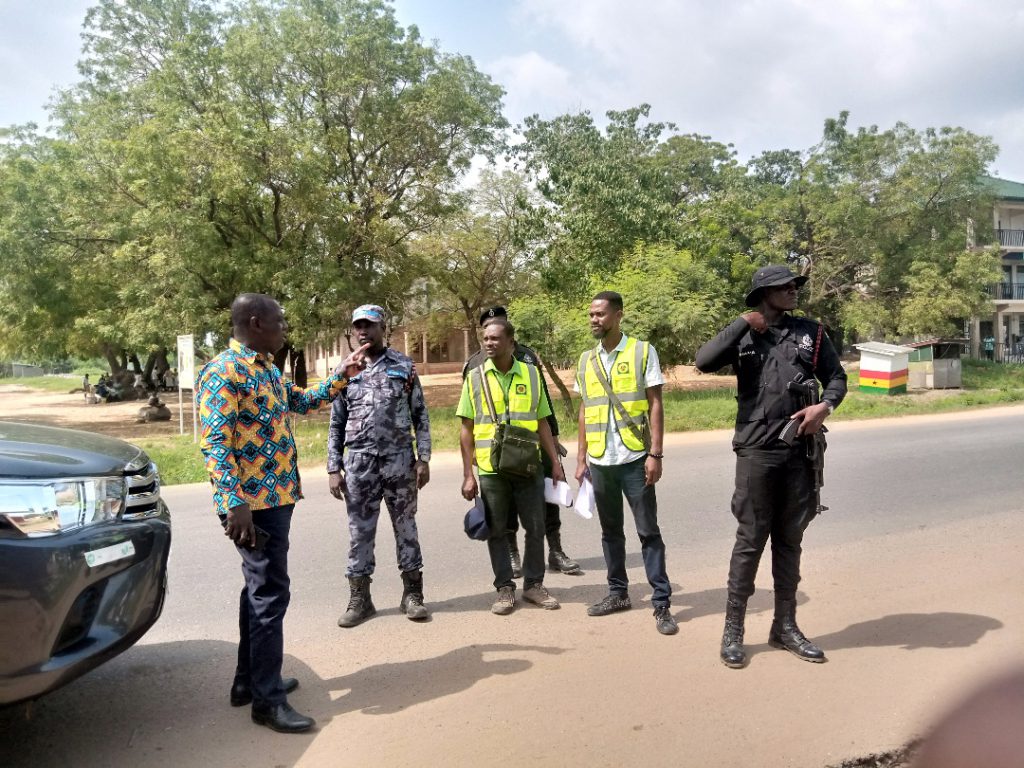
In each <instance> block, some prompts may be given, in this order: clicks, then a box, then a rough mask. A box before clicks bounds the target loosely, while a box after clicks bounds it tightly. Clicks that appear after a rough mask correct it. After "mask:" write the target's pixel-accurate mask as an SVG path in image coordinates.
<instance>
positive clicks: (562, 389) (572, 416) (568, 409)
mask: <svg viewBox="0 0 1024 768" xmlns="http://www.w3.org/2000/svg"><path fill="white" fill-rule="evenodd" d="M540 362H541V364H542V365H543V366H544V370H545V371H547V372H548V378H550V379H551V381H552V382H553V383H554V385H555V386H556V387H558V391H559V393H561V395H562V407H563V408H564V409H565V416H566V418H568V419H569V421H570V423H572V424H575V423H576V420H577V419H578V417H579V414H578V412H577V410H576V408H575V406H574V405H573V402H572V392H570V391H569V388H568V387H567V386H565V384H564V383H563V382H562V379H561V377H559V375H558V372H557V371H555V369H554V367H553V366H552V365H551V363H549V362H548V361H547V358H543V357H542V358H541V360H540ZM551 407H552V408H554V407H555V404H554V403H552V404H551Z"/></svg>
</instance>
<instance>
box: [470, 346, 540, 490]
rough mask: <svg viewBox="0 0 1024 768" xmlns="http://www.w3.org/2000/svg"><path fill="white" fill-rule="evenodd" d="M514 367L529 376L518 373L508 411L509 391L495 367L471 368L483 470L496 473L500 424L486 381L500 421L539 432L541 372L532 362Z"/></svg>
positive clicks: (479, 464) (476, 438)
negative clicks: (495, 449) (495, 448)
mask: <svg viewBox="0 0 1024 768" xmlns="http://www.w3.org/2000/svg"><path fill="white" fill-rule="evenodd" d="M513 366H521V367H522V368H524V369H525V370H526V376H525V377H522V376H518V375H517V376H514V377H513V378H512V384H511V386H509V388H508V404H507V408H508V410H507V413H506V403H505V392H504V391H503V390H502V388H501V382H500V381H498V376H497V374H496V373H495V371H494V369H493V367H492V366H489V365H487V364H486V363H485V364H484V365H481V366H478V367H476V368H474V369H473V370H472V371H470V374H469V392H470V395H471V396H472V398H473V442H474V444H475V447H476V465H477V467H479V468H480V470H481V471H482V472H494V467H492V466H491V445H492V444H493V442H494V433H495V430H496V429H497V425H496V423H495V421H494V419H492V418H491V412H490V409H489V408H488V407H487V399H486V398H485V396H484V390H483V387H484V382H485V380H486V383H487V386H488V388H489V389H490V391H491V399H492V400H494V410H495V412H496V415H497V417H498V420H499V421H506V420H507V421H508V422H509V423H510V424H513V425H514V426H517V427H523V428H525V429H528V430H530V431H531V432H536V431H537V409H538V408H539V407H540V393H541V388H540V373H538V371H537V369H536V368H535V367H534V366H532V365H530V364H529V363H524V362H522V361H521V360H516V361H514V362H513Z"/></svg>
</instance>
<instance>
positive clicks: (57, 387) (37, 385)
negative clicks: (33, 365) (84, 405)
mask: <svg viewBox="0 0 1024 768" xmlns="http://www.w3.org/2000/svg"><path fill="white" fill-rule="evenodd" d="M0 385H3V386H9V385H15V386H19V387H28V388H29V389H42V390H45V391H46V392H63V393H64V394H67V393H68V392H70V391H71V390H73V389H81V388H82V377H81V376H80V375H77V374H69V375H67V376H24V377H13V376H11V377H5V378H2V379H0Z"/></svg>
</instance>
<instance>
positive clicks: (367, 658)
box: [0, 408, 1024, 768]
mask: <svg viewBox="0 0 1024 768" xmlns="http://www.w3.org/2000/svg"><path fill="white" fill-rule="evenodd" d="M1022 436H1024V408H1004V409H994V410H988V411H981V412H975V413H966V414H954V415H950V416H943V417H914V418H904V419H890V420H883V421H877V422H859V423H842V422H840V423H837V424H836V425H834V427H833V430H832V433H831V435H830V440H831V442H830V448H829V450H828V454H827V470H826V488H825V489H824V491H823V502H824V503H825V504H827V505H829V506H830V507H831V509H830V510H829V511H827V512H826V513H824V514H823V515H822V516H821V517H820V518H819V519H818V520H816V521H815V522H814V523H813V524H812V526H811V528H810V529H809V530H808V533H807V535H806V537H805V541H804V553H805V554H804V575H805V580H804V583H803V584H802V587H801V594H800V602H801V606H802V607H801V609H800V616H801V624H802V626H803V628H804V630H805V632H807V634H808V635H810V636H812V637H814V638H815V639H817V640H818V641H819V642H820V643H821V645H822V646H823V647H824V648H825V649H826V651H827V652H829V658H830V662H829V664H826V665H820V666H819V665H809V664H803V663H801V662H799V661H798V660H796V659H793V658H792V657H790V656H789V655H788V654H785V653H783V652H778V651H771V650H769V649H768V646H767V644H765V643H763V637H762V635H766V633H767V629H768V624H769V623H770V610H771V591H770V590H771V579H770V569H769V568H768V567H767V560H766V561H765V567H763V568H762V572H761V574H760V575H759V577H758V586H759V591H758V593H757V594H756V595H755V596H754V598H752V600H751V604H750V619H749V620H748V636H747V643H748V647H749V648H750V650H751V656H752V658H751V664H750V666H749V667H748V668H747V669H745V670H740V671H734V670H726V669H725V668H724V667H722V666H721V665H719V664H718V661H717V650H718V649H717V643H718V637H719V635H720V632H721V614H722V610H723V603H724V598H725V591H724V581H725V575H726V570H727V562H728V553H729V551H730V548H731V542H732V535H733V532H734V523H733V521H732V518H731V516H730V514H729V511H728V506H729V497H730V494H731V486H732V472H733V458H732V453H731V451H730V447H729V439H730V435H729V433H725V432H715V433H703V434H695V435H672V436H669V439H668V440H667V445H666V460H665V475H664V478H663V480H662V481H661V483H660V484H659V486H658V498H659V506H660V519H661V526H662V532H663V535H664V538H665V541H666V544H667V546H668V566H669V575H670V577H671V578H672V581H673V585H674V589H675V595H674V598H673V611H674V613H675V615H676V616H677V618H678V619H679V621H680V625H681V632H680V634H679V635H677V636H675V637H672V638H664V637H661V636H659V635H657V634H656V632H655V629H654V622H653V619H652V618H651V615H650V606H649V603H648V602H647V600H648V599H649V594H650V590H649V588H648V586H647V584H646V582H645V580H644V578H643V569H642V563H641V561H640V558H639V544H638V542H637V541H636V538H635V535H634V536H628V546H629V549H628V551H629V553H630V555H629V560H628V565H629V566H630V577H631V579H633V581H634V583H633V585H632V586H631V594H632V597H633V602H634V610H633V611H631V612H628V613H623V614H617V615H615V616H613V617H607V618H603V619H591V618H588V617H586V615H585V606H586V605H587V604H589V603H591V602H594V601H596V600H597V599H599V598H600V597H601V596H602V595H603V594H604V592H605V588H604V578H603V561H602V558H601V549H600V532H599V527H598V525H597V521H596V519H595V520H584V519H582V518H580V517H579V516H577V515H576V514H575V513H574V512H572V511H569V510H563V521H564V523H563V543H564V545H565V549H566V551H567V552H568V553H569V554H570V555H571V556H572V557H574V558H576V559H578V560H579V561H580V562H581V564H582V565H583V567H584V569H585V571H586V572H585V574H584V575H583V576H579V577H568V576H562V575H560V574H557V575H556V574H552V575H549V577H548V578H547V584H548V586H549V588H550V589H551V590H552V592H553V594H555V595H556V596H557V597H558V598H559V599H560V600H561V601H562V603H563V607H562V610H561V611H558V612H546V611H541V610H538V609H535V608H533V607H532V606H528V607H527V606H524V607H520V608H518V609H517V611H516V613H514V614H513V615H512V616H510V617H505V618H501V617H495V616H492V615H491V614H490V613H489V612H488V608H489V605H490V602H491V599H492V595H493V592H492V589H491V586H490V581H491V575H490V569H489V566H488V560H487V555H486V551H485V548H484V546H483V545H482V544H481V543H479V542H473V541H470V540H469V539H467V538H466V537H465V536H464V534H463V533H462V530H461V524H462V515H463V513H464V511H465V508H466V506H467V505H466V503H465V502H464V501H463V500H462V499H461V497H460V495H459V491H458V489H459V485H460V477H461V468H460V466H459V464H458V461H457V457H455V456H454V455H439V456H437V457H436V458H435V461H434V462H433V465H432V473H433V478H432V480H431V483H430V485H429V486H428V487H427V488H426V489H425V490H424V492H423V493H422V495H421V500H420V513H419V518H418V519H419V525H420V536H421V542H422V545H423V550H424V559H425V563H426V565H425V568H424V576H425V587H426V595H427V602H428V605H429V606H430V607H431V608H432V610H433V611H434V617H433V620H432V621H431V622H429V623H427V624H425V625H416V624H413V623H412V622H409V621H407V620H406V619H405V618H404V617H403V616H402V615H401V614H400V613H399V612H398V610H397V604H398V600H399V597H400V595H401V582H400V580H399V577H398V574H397V570H396V568H395V565H394V548H393V545H392V541H393V537H392V536H391V532H390V527H389V525H388V523H387V522H386V521H384V520H382V523H381V528H380V531H379V537H378V548H377V556H378V568H377V574H376V575H375V577H374V584H373V596H374V602H375V603H376V605H377V608H378V611H379V614H378V616H377V617H376V618H374V619H373V620H371V621H369V622H367V623H366V624H364V625H363V626H361V627H358V628H356V629H352V630H343V629H339V628H338V627H337V626H336V624H335V622H336V619H337V616H338V615H339V614H340V613H341V612H342V611H343V610H344V607H345V603H346V601H347V584H346V582H345V579H344V567H345V552H346V546H347V538H348V537H347V532H346V530H345V528H344V527H343V520H344V515H343V505H342V504H341V503H340V502H337V501H335V500H334V499H333V498H332V497H330V496H329V494H328V493H327V488H326V478H325V476H324V475H323V473H322V471H320V470H317V469H313V468H311V469H309V470H307V471H305V472H304V479H305V482H304V488H305V491H306V494H307V498H306V499H305V500H304V501H303V502H300V505H299V506H298V508H297V511H296V515H295V518H294V521H293V529H292V548H291V574H292V588H293V598H292V606H291V608H290V610H289V615H288V621H287V629H286V632H287V636H286V654H287V658H286V664H285V667H286V669H285V672H286V674H294V675H296V676H298V677H299V678H300V680H301V681H302V687H301V688H300V690H299V691H297V692H296V694H294V695H293V696H292V701H293V703H294V704H295V705H296V707H297V708H299V709H301V710H302V711H304V712H308V713H309V714H312V715H313V716H315V717H316V718H317V719H318V721H319V722H320V726H321V727H320V729H319V731H318V732H316V733H314V734H310V735H305V736H282V735H277V734H272V733H270V732H269V731H267V730H265V729H260V728H257V727H256V726H253V725H251V724H250V723H249V722H248V715H247V712H246V711H245V710H244V709H243V710H233V709H231V708H230V707H229V706H228V705H227V702H226V698H227V696H226V694H227V687H228V685H229V684H230V680H231V672H232V668H233V654H234V643H235V641H236V638H237V628H236V614H235V611H236V605H237V599H238V598H237V595H238V590H239V587H240V584H241V577H240V574H239V570H238V560H237V555H236V554H235V553H234V550H233V549H232V548H231V547H230V546H229V544H228V542H227V540H226V539H225V538H224V537H223V536H222V535H221V533H220V531H219V527H218V526H217V524H216V521H215V518H214V517H213V515H212V512H211V505H210V498H209V490H208V488H207V487H205V486H201V485H197V486H181V487H171V488H165V489H164V490H165V497H166V499H167V501H168V503H169V505H170V507H171V510H172V515H173V523H174V545H173V550H172V555H171V576H170V590H171V591H170V596H169V598H168V601H167V605H166V608H165V611H164V615H163V616H162V617H161V619H160V621H159V622H158V623H157V625H156V626H155V627H154V628H153V629H152V630H151V631H150V632H149V634H148V635H147V636H146V637H145V638H143V640H142V641H141V642H140V643H139V644H138V645H137V646H136V647H135V648H133V649H131V650H130V651H128V652H127V653H125V654H123V655H122V656H121V657H119V658H118V659H116V660H114V661H113V662H111V663H109V664H107V665H105V666H103V667H101V668H99V669H97V670H96V671H94V672H92V673H90V674H89V675H87V676H86V677H84V678H82V679H81V680H79V681H77V682H75V683H73V684H72V685H70V686H68V687H67V688H65V689H62V690H60V691H58V692H55V693H54V694H52V695H51V696H48V697H45V698H44V699H41V700H40V701H38V702H36V703H35V704H34V705H33V706H32V708H31V710H30V712H29V716H28V718H27V719H26V716H25V713H24V711H23V710H20V709H19V710H18V711H6V712H0V733H2V734H3V736H2V738H0V765H4V766H8V767H9V768H14V766H19V765H26V766H27V765H33V766H50V765H75V766H107V765H140V766H147V765H153V766H156V765H161V766H162V765H173V766H185V765H197V766H198V765H204V766H209V765H250V766H260V765H268V766H276V765H288V766H290V765H341V764H349V763H358V764H371V765H402V764H412V763H416V764H424V763H425V764H431V763H434V762H445V763H447V764H449V765H464V764H471V763H472V764H477V765H505V764H508V763H509V762H514V763H516V764H519V765H534V764H541V763H545V764H549V765H550V764H555V765H583V764H586V765H589V766H597V765H620V764H624V763H634V762H635V763H640V762H643V763H646V764H647V765H807V766H821V765H825V764H827V763H829V762H833V761H834V762H839V761H840V760H842V759H844V758H848V757H852V756H856V755H860V754H865V753H868V752H872V751H876V750H880V749H885V748H890V747H893V746H897V745H899V744H900V743H902V742H903V741H904V740H906V739H908V738H910V737H911V736H913V735H915V734H916V733H918V732H919V731H920V730H921V729H922V727H923V725H924V724H926V723H927V721H928V719H929V718H930V717H931V716H932V715H933V714H934V712H935V711H937V708H940V705H941V703H942V701H943V700H944V699H946V698H948V697H949V696H952V695H954V694H955V693H956V692H958V691H960V690H962V688H963V687H964V686H966V685H969V684H970V682H971V681H972V680H974V679H976V678H977V677H978V676H980V675H983V674H985V673H987V672H989V671H992V670H994V669H998V668H1000V667H1001V666H1002V665H1005V664H1009V663H1011V662H1024V651H1022V650H1021V649H1022V648H1024V643H1022V642H1021V640H1022V639H1024V629H1022V627H1024V615H1022V614H1024V608H1022V606H1021V605H1020V603H1021V601H1020V599H1019V596H1020V590H1021V587H1022V586H1024V565H1022V560H1021V557H1020V554H1021V552H1022V551H1024V548H1022V545H1024V534H1022V533H1021V528H1020V526H1019V522H1020V514H1021V508H1022V501H1021V499H1024V472H1022V471H1021V468H1020V463H1021V459H1020V456H1021V452H1020V445H1021V442H1022ZM627 531H628V528H627Z"/></svg>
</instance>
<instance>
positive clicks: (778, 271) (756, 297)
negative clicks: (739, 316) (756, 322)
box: [746, 264, 807, 307]
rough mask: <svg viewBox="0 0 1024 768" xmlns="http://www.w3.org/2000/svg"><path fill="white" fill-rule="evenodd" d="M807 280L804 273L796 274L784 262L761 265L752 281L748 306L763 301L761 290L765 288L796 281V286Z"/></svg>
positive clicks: (754, 305)
mask: <svg viewBox="0 0 1024 768" xmlns="http://www.w3.org/2000/svg"><path fill="white" fill-rule="evenodd" d="M806 282H807V278H806V277H805V276H804V275H794V274H793V272H792V271H791V270H790V268H789V267H786V266H783V265H782V264H769V265H768V266H767V267H761V268H760V269H759V270H757V272H755V273H754V277H753V279H751V281H750V292H749V293H748V294H747V299H746V304H747V306H748V307H756V306H757V305H758V304H760V303H761V291H762V290H763V289H765V288H775V287H776V286H779V285H788V284H789V283H796V287H797V288H799V287H800V286H801V285H803V284H804V283H806Z"/></svg>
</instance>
